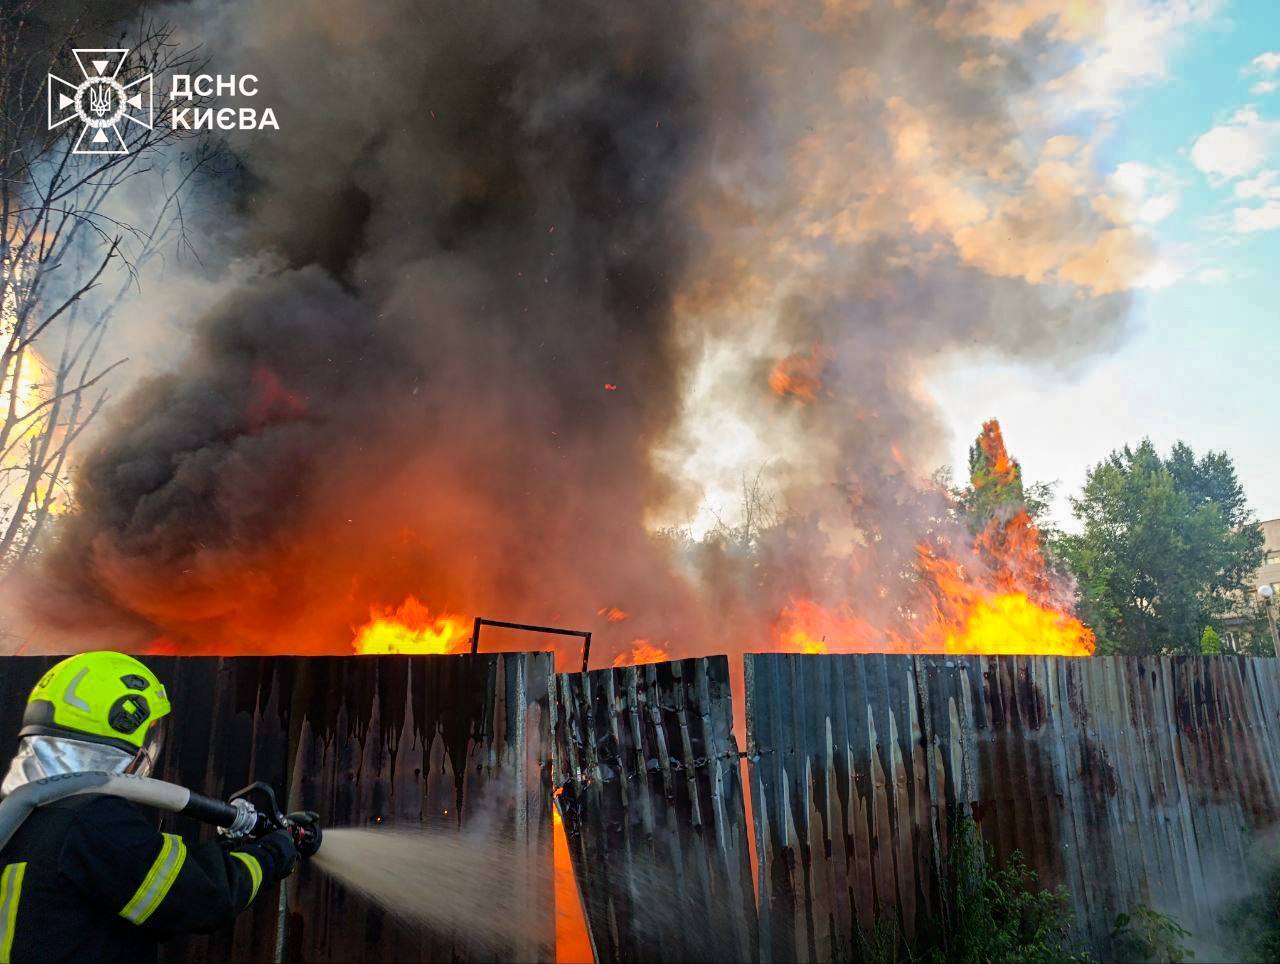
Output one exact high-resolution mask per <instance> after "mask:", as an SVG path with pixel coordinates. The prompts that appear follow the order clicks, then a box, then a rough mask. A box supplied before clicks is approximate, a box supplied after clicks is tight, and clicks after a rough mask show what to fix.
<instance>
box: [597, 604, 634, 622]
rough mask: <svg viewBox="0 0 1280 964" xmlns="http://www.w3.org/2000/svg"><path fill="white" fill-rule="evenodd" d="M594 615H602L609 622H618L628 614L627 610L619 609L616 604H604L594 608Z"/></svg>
mask: <svg viewBox="0 0 1280 964" xmlns="http://www.w3.org/2000/svg"><path fill="white" fill-rule="evenodd" d="M596 615H597V616H603V617H604V618H605V619H607V620H609V622H611V623H620V622H622V621H623V620H624V619H627V618H628V616H629V614H628V613H627V612H625V611H624V610H621V609H619V608H618V607H617V606H604V607H602V608H600V609H597V610H596Z"/></svg>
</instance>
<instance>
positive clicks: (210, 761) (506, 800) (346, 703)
mask: <svg viewBox="0 0 1280 964" xmlns="http://www.w3.org/2000/svg"><path fill="white" fill-rule="evenodd" d="M53 662H54V660H53V659H49V658H42V657H11V658H7V659H5V660H4V661H3V670H2V671H0V739H3V740H4V741H6V743H5V745H6V746H7V745H11V742H12V740H13V739H14V737H15V736H16V734H17V731H18V729H19V721H20V719H21V715H22V709H23V706H24V704H25V702H26V696H27V693H28V691H29V690H30V688H31V686H32V685H34V683H35V682H36V680H37V679H38V678H39V675H40V674H41V673H42V672H43V671H44V670H45V669H46V668H47V667H48V666H50V665H51V664H52V663H53ZM147 662H148V664H149V665H150V666H151V667H152V668H153V669H154V670H155V671H156V673H157V675H159V676H160V678H161V679H162V680H164V682H165V684H166V687H167V688H168V690H169V693H170V696H171V699H172V701H173V704H174V707H175V717H176V724H177V725H175V726H174V727H173V728H172V736H171V738H170V739H169V740H168V743H167V746H166V748H165V754H164V760H163V763H162V766H161V768H160V771H159V772H158V773H157V776H160V777H162V778H163V779H168V780H172V781H174V782H177V783H182V784H184V785H187V786H190V787H193V788H197V789H200V790H202V791H203V792H205V793H209V794H213V795H221V796H226V795H229V794H230V793H233V792H234V791H235V790H237V789H239V788H240V787H241V786H244V785H245V784H246V783H248V782H249V781H251V780H254V779H261V780H266V781H268V782H270V783H272V784H273V785H275V786H276V787H277V789H284V788H287V809H315V810H318V811H320V812H321V813H323V814H324V816H325V818H326V822H327V823H328V824H329V825H330V826H373V825H382V826H395V825H401V826H403V825H405V824H409V825H420V824H422V823H429V824H431V825H432V826H434V827H436V828H441V827H455V828H459V829H460V828H463V827H466V826H468V823H469V821H471V820H474V819H483V820H484V821H485V826H486V827H488V828H492V829H493V831H494V832H497V833H501V834H503V835H504V836H506V837H507V838H509V839H511V840H513V841H514V842H515V843H516V845H517V846H523V847H524V848H525V849H526V852H527V853H528V855H529V858H530V859H529V860H528V861H527V862H522V863H521V866H526V865H527V867H528V868H529V870H528V872H529V873H530V874H531V875H532V876H533V877H534V878H535V879H531V880H526V881H512V882H511V883H512V886H513V888H516V887H519V888H521V889H522V890H523V891H524V892H525V893H527V894H530V895H531V899H532V898H538V899H541V897H542V896H544V895H549V894H551V893H552V868H551V816H550V813H551V812H550V806H549V800H550V790H551V784H550V777H551V774H550V758H551V754H550V747H551V739H550V732H551V731H550V721H551V714H550V691H549V683H550V680H551V677H552V664H551V657H550V654H545V653H525V654H491V655H478V656H469V655H468V656H422V657H397V656H388V657H361V658H350V659H347V658H329V657H311V658H303V657H270V658H246V657H240V658H226V659H218V658H198V657H192V658H183V659H174V658H155V659H148V661H147ZM282 802H283V801H282ZM446 811H447V813H446ZM166 824H168V827H167V829H170V830H173V831H176V832H181V833H184V834H186V835H188V836H196V835H204V836H208V835H209V834H210V830H209V828H207V827H201V826H199V825H196V824H194V823H191V822H189V821H184V820H179V819H177V818H174V817H167V818H166ZM460 872H465V871H461V870H460ZM439 886H440V887H441V888H447V887H448V886H449V882H448V881H447V880H442V881H440V882H439ZM284 897H285V899H284V900H283V901H282V902H280V903H279V904H277V903H276V902H275V901H271V900H268V901H261V902H260V904H259V905H258V906H256V907H254V908H252V909H251V911H250V912H249V913H247V914H244V915H241V918H240V919H238V920H237V922H236V924H235V927H234V928H232V929H230V930H228V931H226V932H223V933H220V934H216V935H213V936H211V937H201V938H193V939H191V940H189V941H184V942H182V943H171V944H169V945H166V947H165V956H166V957H167V958H168V959H171V960H238V961H273V960H286V961H304V960H305V961H353V960H367V961H374V960H377V961H395V960H403V961H417V960H453V961H465V960H489V959H493V958H495V957H504V958H508V959H515V960H529V961H533V960H551V959H553V958H554V944H555V930H554V917H553V915H551V914H549V913H548V914H544V915H541V917H540V918H539V919H540V920H542V921H544V926H543V927H542V928H540V929H535V930H533V931H532V932H530V933H529V934H528V935H527V939H526V940H524V941H522V942H521V943H520V944H519V946H497V947H495V946H493V945H491V944H480V943H478V942H477V941H478V940H479V938H480V936H481V935H476V934H474V933H471V932H469V931H468V930H467V929H466V928H463V927H457V928H449V927H445V928H437V929H435V930H433V931H426V930H422V929H418V928H415V927H413V926H411V925H408V924H406V923H404V922H399V921H393V920H392V919H391V918H390V917H389V916H388V915H387V913H386V912H385V911H384V910H383V909H381V908H379V907H378V906H376V905H374V904H372V903H370V902H368V901H367V900H364V899H363V898H361V897H360V896H359V895H358V894H354V893H349V892H347V891H345V890H343V888H341V887H340V886H338V885H336V884H334V883H333V882H332V881H331V880H329V879H328V878H327V877H325V875H323V874H321V873H319V872H318V871H315V870H314V869H311V868H307V867H304V868H303V869H302V870H300V871H299V872H298V873H297V874H295V876H294V877H293V878H291V879H290V881H289V884H288V887H287V889H286V891H285V895H284Z"/></svg>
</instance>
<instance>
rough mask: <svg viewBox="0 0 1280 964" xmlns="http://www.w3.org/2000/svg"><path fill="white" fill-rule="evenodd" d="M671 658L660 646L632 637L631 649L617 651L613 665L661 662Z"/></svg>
mask: <svg viewBox="0 0 1280 964" xmlns="http://www.w3.org/2000/svg"><path fill="white" fill-rule="evenodd" d="M670 658H671V654H670V653H668V652H667V651H666V650H665V649H663V648H662V647H661V646H655V645H654V644H653V643H651V642H649V640H647V639H633V640H632V641H631V649H630V650H628V651H627V652H625V653H619V654H618V655H617V656H615V657H614V658H613V665H614V666H639V665H640V664H641V663H661V662H665V661H666V660H668V659H670Z"/></svg>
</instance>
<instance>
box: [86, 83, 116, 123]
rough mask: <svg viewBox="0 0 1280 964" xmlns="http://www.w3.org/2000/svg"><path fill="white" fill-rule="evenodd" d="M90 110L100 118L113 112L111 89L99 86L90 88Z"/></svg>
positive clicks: (103, 85) (104, 85)
mask: <svg viewBox="0 0 1280 964" xmlns="http://www.w3.org/2000/svg"><path fill="white" fill-rule="evenodd" d="M89 110H90V111H92V112H93V113H94V114H96V115H97V116H99V117H103V116H105V115H106V114H109V113H110V112H111V88H110V87H108V86H107V85H106V84H97V85H95V86H93V87H90V88H89Z"/></svg>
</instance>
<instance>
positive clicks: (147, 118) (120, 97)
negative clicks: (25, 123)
mask: <svg viewBox="0 0 1280 964" xmlns="http://www.w3.org/2000/svg"><path fill="white" fill-rule="evenodd" d="M72 53H73V54H75V57H76V63H77V64H79V65H80V73H81V74H83V75H84V79H83V80H82V81H80V83H78V84H73V83H70V82H69V81H66V80H63V79H62V78H61V77H59V76H57V75H56V74H50V75H49V130H53V129H54V128H55V127H61V126H62V125H63V124H66V123H68V122H70V121H73V120H75V119H77V118H79V120H80V124H81V130H80V136H79V137H78V138H76V146H75V147H74V148H73V149H72V153H73V154H128V153H129V148H128V147H127V146H126V145H125V140H124V135H123V134H121V133H120V130H121V127H120V122H121V121H130V122H131V123H134V124H138V125H140V126H142V127H145V128H146V129H147V130H151V126H152V124H153V123H154V118H155V109H154V106H153V104H152V100H151V74H147V75H146V76H145V77H139V78H138V79H137V80H135V81H133V82H132V83H129V84H121V83H120V81H118V80H117V79H116V77H117V76H118V75H119V73H120V68H121V67H123V66H124V59H125V57H127V56H128V55H129V51H128V49H127V48H119V47H117V48H111V49H108V50H96V49H88V48H79V49H76V50H73V51H72Z"/></svg>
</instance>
